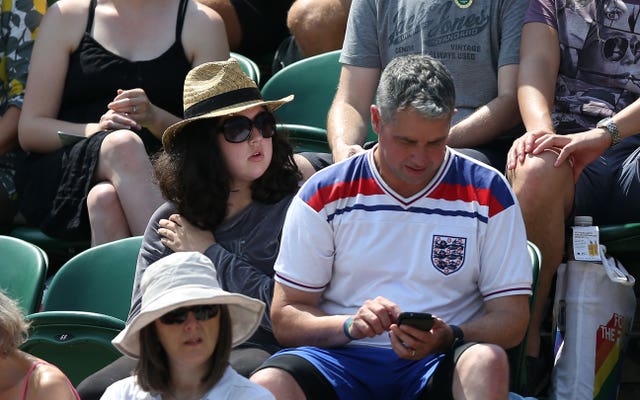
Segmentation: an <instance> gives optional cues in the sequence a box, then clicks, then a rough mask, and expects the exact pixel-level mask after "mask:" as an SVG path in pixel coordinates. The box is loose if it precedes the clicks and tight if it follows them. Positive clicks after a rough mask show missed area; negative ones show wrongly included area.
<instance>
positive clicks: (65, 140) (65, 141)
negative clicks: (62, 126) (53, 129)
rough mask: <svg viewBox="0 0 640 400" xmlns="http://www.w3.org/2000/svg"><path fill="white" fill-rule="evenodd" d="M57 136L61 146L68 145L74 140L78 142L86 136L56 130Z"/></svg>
mask: <svg viewBox="0 0 640 400" xmlns="http://www.w3.org/2000/svg"><path fill="white" fill-rule="evenodd" d="M58 137H59V138H60V141H61V142H62V145H63V146H68V145H71V144H74V143H76V142H79V141H80V140H83V139H86V137H84V136H82V135H80V134H77V133H70V132H63V131H58Z"/></svg>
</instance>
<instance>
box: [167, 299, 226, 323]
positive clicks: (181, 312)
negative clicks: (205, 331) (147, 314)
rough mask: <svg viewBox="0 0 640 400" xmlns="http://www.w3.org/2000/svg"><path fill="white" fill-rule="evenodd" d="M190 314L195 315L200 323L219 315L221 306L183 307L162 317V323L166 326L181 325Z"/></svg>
mask: <svg viewBox="0 0 640 400" xmlns="http://www.w3.org/2000/svg"><path fill="white" fill-rule="evenodd" d="M190 312H192V313H193V315H194V316H195V317H196V319H197V320H198V321H206V320H208V319H211V318H214V317H215V316H216V315H218V313H219V312H220V306H218V305H217V304H209V305H205V306H192V307H181V308H178V309H176V310H173V311H169V312H168V313H166V314H165V315H163V316H162V317H160V322H162V323H163V324H165V325H174V324H181V323H183V322H184V321H186V320H187V317H188V316H189V313H190Z"/></svg>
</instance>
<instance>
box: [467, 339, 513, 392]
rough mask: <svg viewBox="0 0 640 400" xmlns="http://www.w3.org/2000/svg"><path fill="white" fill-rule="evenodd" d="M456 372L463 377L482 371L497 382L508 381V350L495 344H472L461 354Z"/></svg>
mask: <svg viewBox="0 0 640 400" xmlns="http://www.w3.org/2000/svg"><path fill="white" fill-rule="evenodd" d="M458 367H459V368H458ZM456 372H457V373H458V374H459V376H460V377H461V379H464V377H465V376H466V377H469V376H476V374H478V373H480V374H483V375H485V374H488V376H486V375H485V376H486V377H487V378H490V380H495V382H507V383H508V381H509V359H508V357H507V352H506V351H505V350H504V349H503V348H502V347H500V346H498V345H495V344H488V343H483V344H478V345H474V346H471V347H470V348H469V349H468V350H466V351H465V352H464V353H462V355H461V356H460V359H459V360H458V364H457V366H456Z"/></svg>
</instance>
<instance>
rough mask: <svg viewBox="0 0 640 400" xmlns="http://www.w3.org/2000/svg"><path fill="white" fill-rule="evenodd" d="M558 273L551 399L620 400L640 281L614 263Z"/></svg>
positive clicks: (579, 265)
mask: <svg viewBox="0 0 640 400" xmlns="http://www.w3.org/2000/svg"><path fill="white" fill-rule="evenodd" d="M600 254H601V255H602V256H601V259H602V262H601V263H592V262H582V261H569V262H568V263H567V264H561V265H560V267H559V268H558V277H557V281H556V295H555V300H554V309H553V314H554V325H555V326H554V331H555V349H554V353H555V363H554V367H553V371H552V374H551V393H550V395H551V396H550V397H551V399H559V400H560V399H562V400H567V399H576V400H578V399H579V400H584V399H598V400H601V399H616V398H617V393H618V385H619V383H620V373H621V367H622V356H623V354H624V349H625V345H626V342H627V333H628V332H629V330H630V329H631V326H632V322H633V315H634V312H635V307H636V298H635V295H634V292H633V285H634V283H635V279H634V278H633V276H631V275H630V274H629V273H628V272H627V271H626V270H625V269H624V267H623V266H622V264H620V262H619V261H617V260H615V259H614V258H612V257H605V254H606V248H605V247H604V246H602V245H601V249H600Z"/></svg>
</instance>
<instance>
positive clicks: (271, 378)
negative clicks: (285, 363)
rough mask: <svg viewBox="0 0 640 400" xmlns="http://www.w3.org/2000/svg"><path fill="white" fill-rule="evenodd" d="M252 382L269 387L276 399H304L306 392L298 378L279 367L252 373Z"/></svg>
mask: <svg viewBox="0 0 640 400" xmlns="http://www.w3.org/2000/svg"><path fill="white" fill-rule="evenodd" d="M250 380H251V382H253V383H257V384H258V385H260V386H262V387H265V388H267V390H269V391H270V392H271V393H272V394H273V395H274V396H275V398H276V399H285V398H286V399H288V398H297V399H303V398H304V394H303V392H302V389H301V388H300V386H298V383H297V382H296V380H295V379H294V378H293V376H291V374H289V373H288V372H286V371H284V370H282V369H279V368H265V369H261V370H259V371H257V372H255V373H254V374H253V375H251V378H250Z"/></svg>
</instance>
